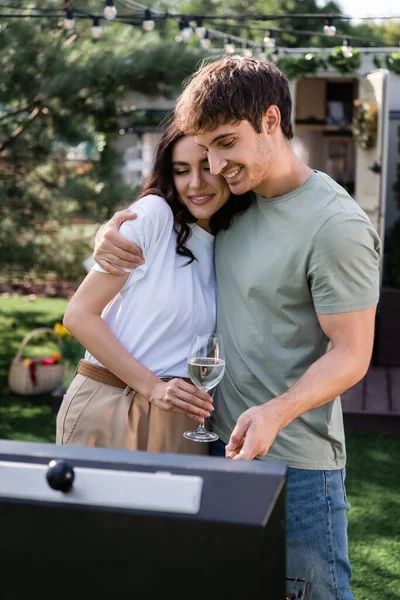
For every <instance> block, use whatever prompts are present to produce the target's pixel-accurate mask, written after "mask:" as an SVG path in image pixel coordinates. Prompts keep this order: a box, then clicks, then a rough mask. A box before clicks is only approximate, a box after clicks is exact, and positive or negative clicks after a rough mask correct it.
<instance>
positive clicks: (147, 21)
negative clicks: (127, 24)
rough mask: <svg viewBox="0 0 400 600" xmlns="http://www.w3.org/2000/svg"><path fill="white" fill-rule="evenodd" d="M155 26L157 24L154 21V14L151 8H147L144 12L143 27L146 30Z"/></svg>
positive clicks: (150, 29) (151, 29)
mask: <svg viewBox="0 0 400 600" xmlns="http://www.w3.org/2000/svg"><path fill="white" fill-rule="evenodd" d="M155 26H156V24H155V22H154V21H153V15H152V13H151V10H150V9H149V8H147V9H146V10H145V13H144V21H143V24H142V27H143V29H144V30H145V31H153V29H154V27H155Z"/></svg>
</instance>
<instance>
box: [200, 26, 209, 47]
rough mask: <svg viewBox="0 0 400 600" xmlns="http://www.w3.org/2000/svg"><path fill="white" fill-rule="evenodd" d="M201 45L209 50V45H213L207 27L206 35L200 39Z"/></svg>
mask: <svg viewBox="0 0 400 600" xmlns="http://www.w3.org/2000/svg"><path fill="white" fill-rule="evenodd" d="M200 45H201V47H202V48H204V50H208V49H209V47H210V46H211V40H210V36H209V35H208V31H207V29H206V32H205V34H204V37H203V38H201V40H200Z"/></svg>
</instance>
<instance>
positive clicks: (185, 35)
mask: <svg viewBox="0 0 400 600" xmlns="http://www.w3.org/2000/svg"><path fill="white" fill-rule="evenodd" d="M192 35H193V29H192V28H191V27H190V26H189V27H184V28H183V29H182V31H181V36H182V40H183V41H184V42H187V41H188V40H189V39H190V38H191V37H192Z"/></svg>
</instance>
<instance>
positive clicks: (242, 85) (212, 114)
mask: <svg viewBox="0 0 400 600" xmlns="http://www.w3.org/2000/svg"><path fill="white" fill-rule="evenodd" d="M272 105H276V106H277V107H278V108H279V110H280V113H281V129H282V132H283V134H284V135H285V137H286V138H287V139H288V140H291V139H292V138H293V127H292V99H291V96H290V89H289V81H288V79H287V77H286V76H285V75H284V74H283V73H282V72H281V71H280V70H279V69H278V67H276V66H275V65H274V64H272V63H269V62H266V61H265V60H262V59H257V58H244V57H242V56H226V57H224V58H222V59H219V60H217V61H214V62H211V63H209V64H205V65H204V66H202V67H200V68H199V69H198V70H197V71H196V72H195V73H194V74H193V75H192V76H191V77H189V79H188V80H187V81H186V85H185V89H184V91H183V92H182V94H181V95H180V97H179V99H178V101H177V105H176V109H175V118H176V120H177V123H178V125H179V127H180V128H181V129H182V130H183V131H184V132H185V133H186V134H188V135H197V134H199V133H203V132H204V131H212V130H213V129H215V128H216V127H218V126H219V125H223V124H225V123H231V122H238V121H242V120H247V121H249V122H250V123H251V125H252V126H253V128H254V130H255V131H256V132H257V133H260V132H261V127H262V117H263V115H264V113H265V111H266V110H267V109H268V108H269V107H270V106H272Z"/></svg>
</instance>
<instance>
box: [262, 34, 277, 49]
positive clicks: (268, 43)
mask: <svg viewBox="0 0 400 600" xmlns="http://www.w3.org/2000/svg"><path fill="white" fill-rule="evenodd" d="M264 46H265V47H266V48H275V38H274V36H273V34H272V31H270V32H269V33H268V34H267V35H266V36H265V38H264Z"/></svg>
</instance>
